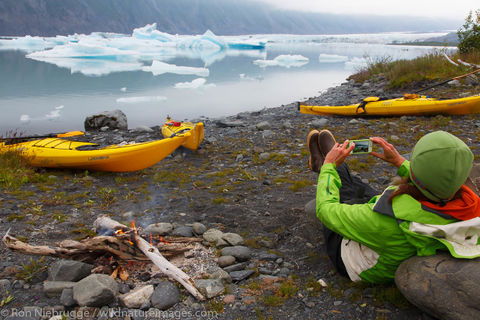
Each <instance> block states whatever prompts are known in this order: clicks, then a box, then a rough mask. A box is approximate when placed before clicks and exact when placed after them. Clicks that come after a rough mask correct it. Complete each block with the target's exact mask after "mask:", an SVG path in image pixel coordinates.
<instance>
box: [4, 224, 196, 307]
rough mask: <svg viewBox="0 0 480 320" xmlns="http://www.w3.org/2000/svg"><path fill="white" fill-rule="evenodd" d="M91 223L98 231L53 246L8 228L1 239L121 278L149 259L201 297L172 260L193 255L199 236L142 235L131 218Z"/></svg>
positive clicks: (11, 246)
mask: <svg viewBox="0 0 480 320" xmlns="http://www.w3.org/2000/svg"><path fill="white" fill-rule="evenodd" d="M93 226H94V227H95V228H96V230H97V232H98V233H99V234H101V235H98V236H95V237H92V238H88V239H84V240H81V241H76V240H70V239H68V240H63V241H62V242H60V243H58V246H57V247H50V246H33V245H29V244H27V243H25V242H22V241H20V240H18V239H17V238H15V237H13V236H11V235H10V234H9V231H7V234H5V236H4V237H3V239H2V240H3V243H4V244H5V245H6V246H7V247H8V248H9V249H11V250H14V251H17V252H21V253H24V254H29V255H41V256H52V257H58V258H63V259H72V260H78V261H83V262H89V263H92V262H94V263H95V264H96V265H97V266H96V267H95V268H94V270H93V271H92V272H97V273H109V274H110V276H111V277H113V278H117V277H118V278H120V279H122V280H124V281H125V280H127V279H128V278H129V277H130V273H129V272H128V270H134V269H137V270H146V268H145V264H150V265H151V264H152V263H153V265H154V266H155V267H154V268H156V269H157V270H158V272H161V273H162V274H164V275H166V276H168V277H169V278H171V279H174V280H176V281H177V282H179V283H180V284H181V285H182V286H183V287H184V288H185V289H186V290H187V291H188V292H190V294H192V295H193V296H194V297H195V298H197V299H198V300H205V297H204V296H203V295H202V294H201V293H200V292H199V291H198V289H197V288H196V287H195V285H194V281H193V279H192V278H191V277H190V276H189V275H187V274H186V273H185V272H184V271H182V270H181V269H180V268H179V267H177V266H176V265H175V264H173V263H172V262H173V261H174V260H177V263H176V264H177V265H181V264H182V259H183V260H185V258H186V256H187V257H193V255H190V254H189V252H191V251H194V250H201V249H202V248H203V249H205V247H203V246H202V245H201V242H202V241H203V240H202V239H201V238H193V237H167V236H165V237H161V236H158V235H152V234H147V235H143V236H142V235H141V229H140V228H137V227H136V226H135V223H134V222H132V226H131V227H127V226H126V225H123V224H121V223H119V222H117V221H115V220H113V219H111V218H109V217H107V216H102V217H100V218H98V219H97V220H95V222H94V224H93ZM166 257H167V258H169V259H171V260H172V262H170V261H169V260H167V259H166ZM190 265H191V266H193V265H197V263H195V262H193V263H190ZM200 272H201V270H200ZM199 276H201V274H199Z"/></svg>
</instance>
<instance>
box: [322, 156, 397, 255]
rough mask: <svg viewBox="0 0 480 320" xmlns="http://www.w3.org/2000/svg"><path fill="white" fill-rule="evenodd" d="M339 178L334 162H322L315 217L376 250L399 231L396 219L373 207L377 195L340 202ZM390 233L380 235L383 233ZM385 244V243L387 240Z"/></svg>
mask: <svg viewBox="0 0 480 320" xmlns="http://www.w3.org/2000/svg"><path fill="white" fill-rule="evenodd" d="M341 186H342V182H341V180H340V177H339V175H338V172H337V170H336V168H335V166H334V165H333V164H330V163H328V164H324V165H323V166H322V168H321V171H320V175H319V177H318V185H317V198H316V210H317V217H318V219H320V220H321V221H322V223H323V224H324V225H325V226H326V227H327V228H329V229H330V230H332V231H335V232H336V233H339V234H341V235H342V236H343V237H345V238H347V239H351V240H354V241H357V242H359V243H363V244H364V245H366V246H368V247H370V248H371V249H373V250H376V251H377V252H379V251H382V248H384V247H385V245H386V244H387V243H385V241H386V242H389V241H390V240H394V239H392V237H391V235H392V234H395V233H398V230H399V229H398V223H397V221H396V220H395V219H392V218H390V217H388V216H385V215H382V214H379V213H377V212H374V211H373V210H372V208H373V205H374V204H375V201H376V199H377V197H378V196H375V197H373V198H372V199H371V200H370V201H369V202H368V203H365V204H353V205H350V204H344V203H340V191H339V190H340V188H341ZM386 234H388V235H390V237H385V238H383V237H382V235H386ZM387 245H388V244H387Z"/></svg>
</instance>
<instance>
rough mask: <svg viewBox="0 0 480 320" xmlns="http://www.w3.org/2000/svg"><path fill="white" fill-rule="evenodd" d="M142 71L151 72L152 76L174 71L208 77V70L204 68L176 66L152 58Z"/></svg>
mask: <svg viewBox="0 0 480 320" xmlns="http://www.w3.org/2000/svg"><path fill="white" fill-rule="evenodd" d="M142 70H143V71H146V72H151V73H153V75H154V76H158V75H161V74H164V73H176V74H194V75H197V76H200V77H208V75H209V74H210V71H209V70H208V69H206V68H196V67H185V66H177V65H174V64H169V63H165V62H161V61H158V60H154V61H153V62H152V65H151V66H145V67H142Z"/></svg>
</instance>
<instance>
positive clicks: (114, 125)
mask: <svg viewBox="0 0 480 320" xmlns="http://www.w3.org/2000/svg"><path fill="white" fill-rule="evenodd" d="M84 126H85V130H86V131H88V130H100V129H101V128H105V127H108V129H110V130H114V129H120V130H127V129H128V123H127V116H126V115H125V113H123V112H122V111H121V110H118V109H116V110H112V111H103V112H101V113H98V114H94V115H91V116H88V117H87V118H86V119H85V122H84Z"/></svg>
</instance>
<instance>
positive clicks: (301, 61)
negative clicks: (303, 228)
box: [253, 54, 309, 68]
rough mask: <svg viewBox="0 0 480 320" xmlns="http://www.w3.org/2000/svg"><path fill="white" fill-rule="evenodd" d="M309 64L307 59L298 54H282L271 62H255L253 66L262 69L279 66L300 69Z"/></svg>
mask: <svg viewBox="0 0 480 320" xmlns="http://www.w3.org/2000/svg"><path fill="white" fill-rule="evenodd" d="M308 62H309V59H308V58H306V57H304V56H302V55H299V54H294V55H291V54H282V55H279V56H277V57H276V58H275V59H273V60H255V61H253V63H254V64H256V65H259V66H260V67H262V68H265V67H272V66H279V67H286V68H290V67H301V66H303V65H305V64H307V63H308Z"/></svg>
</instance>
